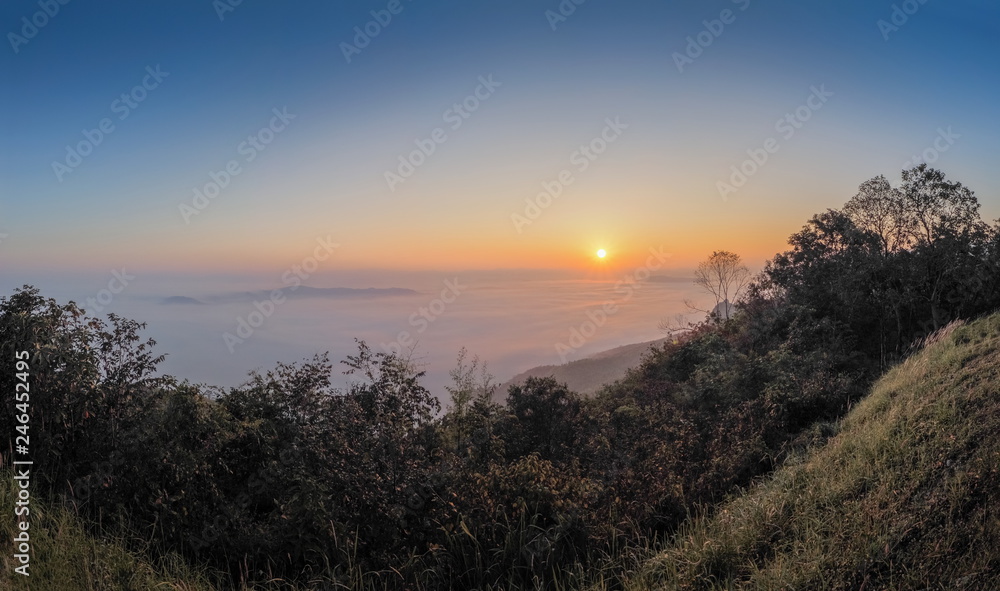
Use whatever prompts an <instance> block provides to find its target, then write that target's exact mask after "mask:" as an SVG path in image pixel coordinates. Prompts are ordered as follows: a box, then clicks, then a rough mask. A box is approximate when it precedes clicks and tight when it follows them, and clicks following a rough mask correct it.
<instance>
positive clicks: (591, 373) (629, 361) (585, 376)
mask: <svg viewBox="0 0 1000 591" xmlns="http://www.w3.org/2000/svg"><path fill="white" fill-rule="evenodd" d="M666 340H667V339H666V338H663V339H658V340H655V341H647V342H645V343H634V344H631V345H622V346H621V347H615V348H614V349H608V350H606V351H601V352H600V353H595V354H593V355H591V356H589V357H585V358H583V359H577V360H576V361H570V362H569V363H564V364H562V365H540V366H538V367H533V368H531V369H529V370H527V371H523V372H521V373H519V374H517V375H516V376H514V377H512V378H510V379H509V380H507V381H506V382H504V383H503V384H501V385H500V387H499V388H497V390H496V394H495V395H494V396H495V397H496V398H497V399H498V401H503V400H504V399H505V398H506V397H507V388H509V387H510V386H512V385H515V384H522V383H524V381H525V380H526V379H528V378H529V377H535V378H544V377H553V378H555V380H556V381H557V382H559V383H565V384H566V386H567V387H568V388H569V389H570V390H573V391H574V392H578V393H580V394H595V393H596V392H597V391H598V390H600V388H601V386H603V385H605V384H608V383H611V382H614V381H616V380H619V379H621V378H623V377H625V373H626V372H627V371H628V370H629V368H632V367H635V366H637V365H639V363H640V362H641V361H642V356H643V354H644V353H646V351H648V350H649V348H650V347H651V346H653V345H659V344H661V343H663V342H665V341H666Z"/></svg>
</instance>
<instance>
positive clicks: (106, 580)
mask: <svg viewBox="0 0 1000 591" xmlns="http://www.w3.org/2000/svg"><path fill="white" fill-rule="evenodd" d="M16 487H17V485H16V484H14V480H13V474H12V473H11V472H10V471H9V470H6V469H5V470H2V471H0V506H3V507H4V508H5V510H4V511H2V512H0V540H2V541H0V553H2V555H0V568H2V572H0V589H4V590H7V589H9V590H11V591H14V590H18V589H25V590H27V589H32V590H35V591H97V590H100V591H131V590H140V589H141V590H145V589H160V590H164V591H215V590H216V589H217V587H215V586H214V585H213V583H212V582H211V581H209V579H208V577H206V576H205V574H204V573H200V572H198V570H197V569H196V568H193V567H191V566H189V565H187V564H186V563H185V562H184V561H183V560H181V559H180V558H177V557H176V555H174V556H175V558H173V559H165V560H161V561H159V564H153V562H151V561H150V560H149V559H148V558H147V557H145V556H141V555H138V554H136V553H135V552H132V551H129V550H127V549H126V548H125V546H124V544H123V543H122V542H120V541H109V540H106V539H97V538H94V537H93V536H91V535H89V534H88V533H86V532H85V531H84V528H83V524H82V523H81V521H80V519H79V518H77V517H76V516H75V515H73V514H72V513H70V512H69V511H68V510H66V509H63V508H62V507H53V506H50V505H49V504H48V503H45V502H42V501H41V500H40V499H38V498H37V497H33V498H32V499H31V504H30V506H29V507H30V510H31V514H30V522H29V523H30V526H29V529H28V535H29V536H30V543H31V547H32V550H31V560H30V562H29V568H28V573H29V576H27V577H26V576H24V575H22V574H17V573H15V571H14V569H15V568H17V567H21V566H22V563H21V562H20V561H18V560H17V559H15V558H14V554H15V553H16V550H15V549H14V542H13V540H14V538H15V537H16V536H17V535H18V534H19V531H20V530H19V528H18V524H17V522H16V521H15V516H14V511H13V510H9V509H10V508H12V507H14V501H15V500H16V495H17V492H16V491H17V488H16Z"/></svg>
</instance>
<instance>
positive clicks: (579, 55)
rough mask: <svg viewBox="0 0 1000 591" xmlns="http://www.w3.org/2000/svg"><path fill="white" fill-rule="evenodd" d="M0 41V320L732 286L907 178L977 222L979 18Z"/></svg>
mask: <svg viewBox="0 0 1000 591" xmlns="http://www.w3.org/2000/svg"><path fill="white" fill-rule="evenodd" d="M0 30H2V32H3V33H4V35H5V45H4V47H2V48H0V75H2V80H3V82H4V83H3V85H2V86H0V107H2V108H0V132H2V137H3V141H2V143H0V288H2V290H3V292H2V293H4V294H8V293H10V291H11V290H12V289H13V288H14V287H16V286H19V285H21V284H23V283H26V282H30V283H33V284H36V285H39V286H42V287H43V289H44V290H45V291H46V293H51V294H53V295H67V296H73V295H74V294H79V293H83V294H95V293H99V290H100V289H103V286H104V285H105V284H106V283H112V282H114V281H115V280H116V279H115V273H118V274H124V275H125V277H131V276H134V277H136V278H137V279H135V280H128V279H126V280H125V281H131V282H130V283H129V285H128V286H127V288H126V289H124V290H120V291H119V292H115V294H113V295H115V296H116V297H117V296H119V294H123V295H121V298H125V297H127V296H129V295H130V294H131V295H133V296H136V297H138V296H140V295H142V296H144V297H145V296H147V295H148V296H150V297H151V296H152V294H160V295H163V296H169V295H183V294H186V293H189V292H191V293H193V292H192V289H191V288H190V286H193V285H197V286H201V289H200V291H201V292H202V293H205V292H212V291H213V290H214V291H220V290H222V289H223V287H224V285H223V284H225V285H227V286H228V285H232V284H240V285H245V286H253V285H256V286H258V287H259V288H260V289H269V288H270V287H272V286H274V285H275V284H279V285H280V284H282V283H284V281H283V279H282V278H283V277H285V276H286V273H288V272H289V271H290V270H293V269H295V268H297V267H301V266H302V265H303V264H308V265H309V266H312V267H313V271H309V272H304V275H305V277H304V281H305V282H306V283H308V284H309V285H314V286H319V287H336V286H342V287H356V288H367V287H404V288H409V287H411V286H412V285H416V284H420V285H421V286H423V285H431V284H433V285H436V284H437V283H439V282H440V281H441V280H443V279H444V278H447V277H449V276H450V275H449V274H452V273H456V272H476V271H484V270H522V271H525V272H528V271H530V272H532V273H540V274H541V276H544V277H546V278H549V279H554V278H564V277H574V278H583V279H589V280H594V281H604V282H608V281H610V282H612V284H613V283H614V282H615V281H616V280H619V279H620V278H621V277H625V276H629V274H631V273H634V271H635V270H636V269H641V268H643V266H645V265H647V264H648V261H649V260H650V256H651V254H650V253H651V252H661V253H668V254H669V257H668V260H665V261H664V262H662V264H661V265H660V266H659V267H658V269H659V271H658V272H660V273H674V274H683V273H686V272H689V271H690V269H691V268H692V267H694V266H695V265H696V264H697V262H698V261H700V260H703V259H704V258H705V257H707V256H708V254H710V253H711V252H712V251H714V250H731V251H734V252H737V253H739V254H741V255H742V256H743V258H744V260H745V261H746V262H747V264H748V265H749V266H750V267H751V268H753V269H759V268H760V267H761V266H762V265H763V263H764V261H766V260H767V259H769V258H770V257H772V256H773V255H774V254H775V253H777V252H779V251H781V250H783V249H784V247H785V244H786V240H787V237H788V236H789V235H790V234H791V233H793V232H795V231H797V230H798V229H799V228H801V226H802V225H803V224H804V223H805V222H806V221H807V220H808V219H809V217H811V216H812V215H813V214H816V213H820V212H822V211H825V210H826V209H827V208H837V207H840V206H841V205H842V204H843V203H844V202H846V201H847V200H848V199H849V198H850V197H851V196H852V195H853V194H854V192H855V191H856V189H857V187H858V185H859V184H861V183H862V182H863V181H865V180H867V179H869V178H871V177H874V176H876V175H885V176H887V177H888V178H890V179H891V180H894V181H898V179H899V173H900V170H901V169H902V168H904V167H905V166H909V165H912V164H916V163H919V162H920V161H926V162H928V163H929V164H931V165H932V166H934V167H935V168H939V169H941V170H943V171H944V172H945V173H946V174H947V175H948V176H949V178H952V179H955V180H959V181H961V182H962V183H963V184H965V185H966V186H968V187H970V188H971V189H972V190H973V191H975V193H976V194H977V196H978V197H979V199H980V201H981V202H982V204H983V209H982V213H983V216H984V218H986V219H988V220H993V219H996V218H997V217H1000V199H998V195H1000V192H998V189H1000V181H998V179H997V175H996V174H995V173H994V172H993V171H994V170H995V165H996V154H997V153H1000V117H998V115H997V110H996V97H997V96H998V94H1000V92H998V91H1000V77H998V76H997V65H996V64H997V62H996V57H997V55H1000V51H998V49H1000V8H998V6H997V4H996V3H993V2H988V1H987V0H966V1H950V2H945V1H944V0H923V1H921V0H907V1H905V2H895V3H893V2H888V1H887V2H882V1H871V0H864V1H860V0H845V1H837V2H832V1H831V2H818V1H806V2H802V1H798V2H791V1H783V2H779V1H774V2H764V1H762V0H738V1H736V0H713V1H701V2H694V1H677V2H648V1H628V0H616V1H614V2H612V1H610V0H562V1H561V2H560V1H557V0H541V1H538V0H536V1H531V2H528V1H516V0H475V1H469V0H465V1H439V0H392V1H389V0H384V1H383V0H375V1H371V2H354V1H350V2H320V1H298V2H296V1H289V2H280V3H279V2H252V1H250V0H243V1H242V2H238V1H237V0H217V1H214V2H213V1H210V0H197V1H193V0H185V1H167V0H160V1H144V2H136V1H134V0H133V1H129V2H126V1H123V0H119V1H107V2H99V3H87V2H82V1H80V0H77V1H75V2H74V1H70V0H66V1H65V3H63V2H62V1H61V0H40V1H39V0H34V1H28V0H7V1H6V2H4V3H3V5H2V6H0ZM323 245H327V246H325V247H324V246H323ZM317 248H319V249H320V251H317ZM598 249H604V250H605V251H606V253H607V256H606V257H605V258H603V259H599V258H598V257H596V256H595V252H596V251H597V250H598ZM319 255H322V257H323V258H322V260H320V259H319V258H317V257H318V256H319ZM310 257H314V258H316V260H315V261H312V262H311V263H310V262H309V260H310ZM421 273H423V274H424V275H420V274H421ZM415 274H416V275H415ZM417 275H420V277H422V279H421V280H420V281H411V280H412V279H413V278H414V277H416V276H417ZM299 276H300V277H302V276H303V274H302V273H299ZM428 277H429V278H431V279H428ZM519 277H520V276H519ZM120 283H121V281H120V280H119V283H114V285H120ZM181 286H183V288H182V287H181ZM247 289H251V287H247ZM419 289H423V288H422V287H421V288H419ZM429 289H431V291H430V292H423V291H422V292H421V293H431V294H433V290H435V289H437V288H436V287H434V288H429ZM194 291H198V290H194ZM77 297H79V296H77ZM119 299H120V298H119ZM425 299H426V298H425ZM675 303H676V302H675ZM227 322H228V320H227ZM633 336H636V337H638V335H633ZM622 338H624V337H621V338H619V339H618V340H621V339H622ZM546 362H551V360H546Z"/></svg>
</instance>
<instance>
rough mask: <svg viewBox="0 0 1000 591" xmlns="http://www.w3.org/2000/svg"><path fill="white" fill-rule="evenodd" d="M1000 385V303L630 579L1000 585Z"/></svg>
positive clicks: (684, 585)
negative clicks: (819, 443)
mask: <svg viewBox="0 0 1000 591" xmlns="http://www.w3.org/2000/svg"><path fill="white" fill-rule="evenodd" d="M932 340H935V339H934V338H932ZM998 390H1000V315H993V316H990V317H988V318H985V319H982V320H979V321H976V322H974V323H971V324H969V325H966V326H960V327H957V328H955V327H954V326H952V327H949V329H946V330H945V331H943V332H942V333H939V334H938V335H937V337H936V342H932V343H931V344H929V345H928V346H927V347H926V348H925V350H923V351H922V352H920V353H919V354H917V355H915V356H913V357H911V358H910V359H909V360H907V361H906V362H905V363H903V364H901V365H899V366H897V367H896V368H894V369H893V370H891V371H890V372H888V373H887V374H886V375H885V376H884V377H883V378H882V379H880V380H879V381H878V383H877V384H876V385H875V387H874V388H873V390H872V393H871V395H870V396H869V397H867V398H866V399H864V400H863V401H862V402H861V403H860V404H858V405H857V406H856V407H855V408H854V409H853V410H852V411H851V412H850V413H849V414H848V415H847V416H846V417H845V418H844V420H843V421H842V422H841V424H840V426H839V433H838V434H837V435H836V436H835V437H833V438H832V439H830V440H829V441H828V443H826V444H825V445H822V446H819V447H815V448H814V449H813V450H812V451H811V452H809V453H807V454H805V455H804V456H803V457H802V458H800V459H799V460H797V461H792V462H791V463H790V464H789V465H786V466H785V467H784V468H782V469H780V470H779V471H777V472H776V473H775V474H774V475H773V476H772V477H770V478H768V479H767V480H766V481H764V482H762V483H760V484H758V485H756V486H754V487H752V488H751V489H750V490H749V491H748V492H747V493H745V494H744V495H742V496H739V497H736V498H734V499H731V500H730V501H729V502H727V503H725V504H723V505H721V506H720V507H718V508H717V510H716V512H715V514H714V516H712V517H710V518H705V519H701V520H698V521H696V522H694V523H693V524H690V523H689V524H688V525H686V526H685V527H684V528H682V530H681V532H680V533H679V534H678V536H677V537H676V539H675V540H674V542H673V544H672V545H671V546H669V547H668V548H667V549H666V550H665V551H663V552H662V553H660V554H659V555H658V556H657V557H656V558H655V559H653V560H651V561H650V562H649V563H647V564H646V566H645V568H643V569H642V571H641V575H640V576H639V577H638V578H636V579H634V580H632V581H631V584H630V585H629V586H628V587H627V588H630V589H633V590H640V589H844V590H847V589H869V590H872V589H970V590H972V589H976V590H979V589H1000V550H997V549H998V548H1000V504H998V500H1000V499H998V497H1000V492H998V491H1000V472H998V470H1000V394H998Z"/></svg>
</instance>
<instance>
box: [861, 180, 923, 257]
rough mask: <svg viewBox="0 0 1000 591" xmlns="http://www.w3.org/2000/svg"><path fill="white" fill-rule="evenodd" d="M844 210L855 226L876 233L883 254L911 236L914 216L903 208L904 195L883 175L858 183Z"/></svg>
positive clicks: (903, 242)
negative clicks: (858, 185)
mask: <svg viewBox="0 0 1000 591" xmlns="http://www.w3.org/2000/svg"><path fill="white" fill-rule="evenodd" d="M844 213H845V214H847V215H848V216H849V217H850V218H851V221H853V222H854V225H855V226H857V227H858V228H861V229H863V230H868V231H869V232H872V233H874V234H877V235H878V237H879V238H880V239H881V241H882V254H883V255H887V254H889V253H890V252H896V251H898V250H899V249H901V248H903V247H904V246H906V244H907V243H908V242H909V241H910V239H911V236H912V233H913V227H914V219H913V216H912V215H909V212H907V211H906V199H905V198H904V196H903V193H902V191H900V190H899V189H894V188H893V187H892V186H891V185H889V181H888V180H886V178H885V177H884V176H882V175H879V176H877V177H875V178H873V179H869V180H867V181H865V182H863V183H861V186H860V187H858V192H857V194H855V195H854V197H851V199H850V201H848V202H847V203H846V204H845V205H844Z"/></svg>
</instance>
